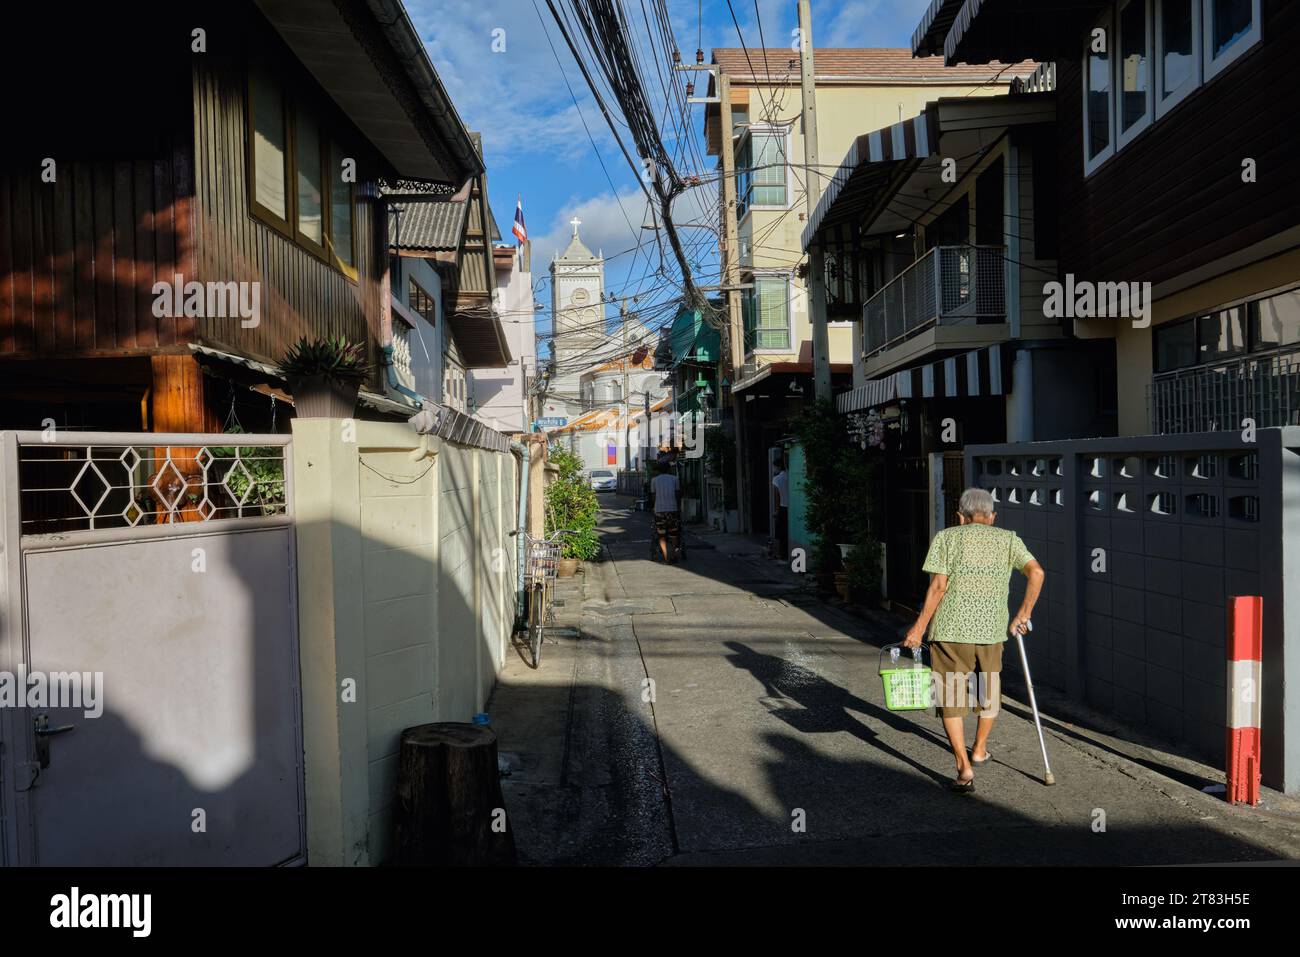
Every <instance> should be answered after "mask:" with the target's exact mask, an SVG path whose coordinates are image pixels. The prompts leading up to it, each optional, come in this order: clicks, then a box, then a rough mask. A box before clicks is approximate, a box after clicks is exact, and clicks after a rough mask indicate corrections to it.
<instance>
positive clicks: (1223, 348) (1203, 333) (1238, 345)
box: [1196, 306, 1246, 363]
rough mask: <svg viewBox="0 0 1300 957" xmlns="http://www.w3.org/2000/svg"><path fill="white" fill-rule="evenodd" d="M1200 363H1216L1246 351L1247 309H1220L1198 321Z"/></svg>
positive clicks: (1241, 307)
mask: <svg viewBox="0 0 1300 957" xmlns="http://www.w3.org/2000/svg"><path fill="white" fill-rule="evenodd" d="M1196 324H1197V326H1198V331H1197V338H1198V340H1199V341H1200V348H1199V350H1198V353H1199V358H1198V360H1197V361H1198V362H1199V363H1206V362H1214V361H1215V360H1218V359H1227V358H1230V357H1232V356H1238V355H1241V354H1242V353H1243V352H1245V351H1246V307H1245V306H1233V307H1232V308H1230V309H1220V310H1219V311H1218V312H1215V313H1211V314H1210V315H1208V316H1201V317H1200V318H1199V319H1197V320H1196Z"/></svg>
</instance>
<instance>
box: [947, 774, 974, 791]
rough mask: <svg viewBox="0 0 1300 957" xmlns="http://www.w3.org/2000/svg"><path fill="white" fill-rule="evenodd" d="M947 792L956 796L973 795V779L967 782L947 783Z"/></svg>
mask: <svg viewBox="0 0 1300 957" xmlns="http://www.w3.org/2000/svg"><path fill="white" fill-rule="evenodd" d="M948 790H949V791H952V792H954V793H956V794H974V793H975V779H974V778H971V779H970V780H969V781H949V782H948Z"/></svg>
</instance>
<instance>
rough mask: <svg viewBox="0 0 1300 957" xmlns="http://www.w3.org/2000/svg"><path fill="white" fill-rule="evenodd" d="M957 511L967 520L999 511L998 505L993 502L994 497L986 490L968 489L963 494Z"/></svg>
mask: <svg viewBox="0 0 1300 957" xmlns="http://www.w3.org/2000/svg"><path fill="white" fill-rule="evenodd" d="M957 511H959V512H961V513H962V514H963V515H965V516H966V517H967V518H974V517H975V516H976V515H992V514H993V513H994V512H995V511H997V503H996V502H994V501H993V496H992V495H990V494H989V493H988V492H986V491H984V489H982V488H968V489H966V491H964V492H962V493H961V501H959V502H958V503H957Z"/></svg>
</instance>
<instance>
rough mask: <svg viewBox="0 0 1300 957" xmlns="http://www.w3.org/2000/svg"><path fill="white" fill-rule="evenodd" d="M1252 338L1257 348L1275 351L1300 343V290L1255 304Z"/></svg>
mask: <svg viewBox="0 0 1300 957" xmlns="http://www.w3.org/2000/svg"><path fill="white" fill-rule="evenodd" d="M1254 305H1255V306H1256V309H1255V310H1254V315H1253V316H1252V325H1253V327H1254V328H1253V331H1252V334H1251V338H1252V340H1253V343H1254V345H1255V347H1256V348H1259V349H1274V348H1277V347H1279V346H1291V345H1295V344H1297V343H1300V289H1293V290H1291V291H1290V292H1284V293H1282V295H1280V296H1271V297H1269V298H1268V299H1261V300H1260V301H1259V302H1258V303H1255V304H1254Z"/></svg>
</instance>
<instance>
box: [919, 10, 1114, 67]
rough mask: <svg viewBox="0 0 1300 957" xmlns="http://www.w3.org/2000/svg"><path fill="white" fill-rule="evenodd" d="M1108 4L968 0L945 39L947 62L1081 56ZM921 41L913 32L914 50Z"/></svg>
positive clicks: (1004, 60)
mask: <svg viewBox="0 0 1300 957" xmlns="http://www.w3.org/2000/svg"><path fill="white" fill-rule="evenodd" d="M940 2H941V0H934V3H933V4H932V7H933V6H935V5H937V4H939V3H940ZM1105 6H1107V2H1106V0H965V3H963V4H962V5H961V9H960V10H958V11H957V14H956V16H955V17H954V18H953V21H952V27H951V28H950V29H949V30H948V35H947V36H946V37H945V38H944V41H943V57H944V62H945V63H947V64H948V65H949V66H952V65H954V64H957V63H991V62H993V61H994V60H998V61H1001V62H1003V63H1015V62H1017V61H1019V60H1056V59H1064V58H1066V57H1073V58H1075V59H1077V58H1078V57H1079V56H1081V55H1082V49H1083V47H1082V44H1083V34H1082V31H1084V30H1086V29H1087V28H1088V26H1089V25H1091V23H1092V22H1093V21H1094V20H1095V19H1096V18H1097V15H1098V14H1099V13H1100V12H1101V10H1102V8H1103V7H1105ZM928 14H929V11H927V15H928ZM937 16H938V15H936V22H937ZM922 39H924V38H922ZM917 40H918V37H917V36H913V38H912V43H913V46H912V52H913V53H914V54H915V53H918V50H917ZM935 52H938V51H937V50H936V51H935Z"/></svg>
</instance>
